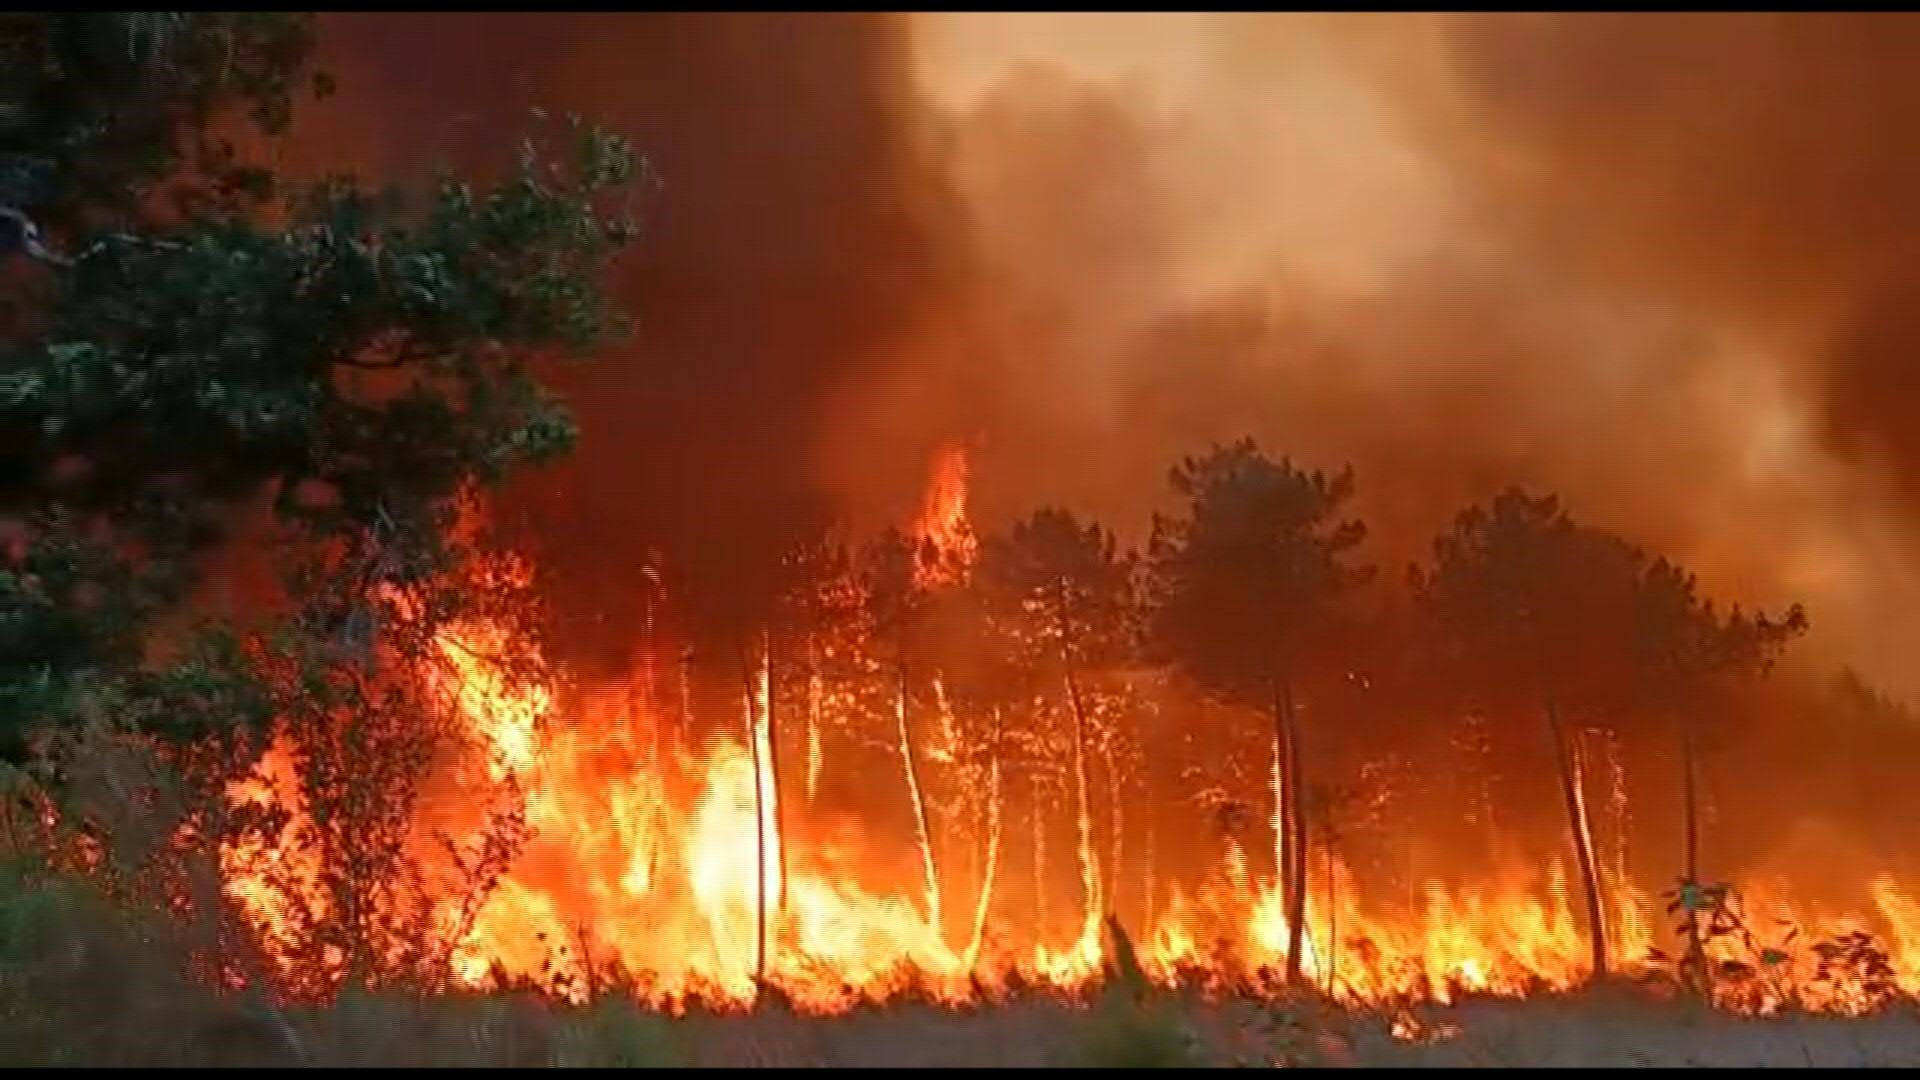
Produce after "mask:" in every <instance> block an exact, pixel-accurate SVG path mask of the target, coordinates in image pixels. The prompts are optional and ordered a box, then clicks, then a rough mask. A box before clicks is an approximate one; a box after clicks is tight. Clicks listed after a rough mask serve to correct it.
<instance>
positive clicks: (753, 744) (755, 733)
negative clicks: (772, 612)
mask: <svg viewBox="0 0 1920 1080" xmlns="http://www.w3.org/2000/svg"><path fill="white" fill-rule="evenodd" d="M746 681H747V685H746V691H747V693H746V706H747V709H746V712H747V746H748V748H749V750H748V752H749V753H750V754H751V755H752V759H753V862H754V875H753V882H754V887H753V981H754V985H755V986H761V985H764V984H765V983H766V981H767V812H766V796H767V789H766V785H765V784H764V783H762V781H761V773H760V770H761V759H760V723H759V716H758V715H757V714H758V710H757V709H755V708H754V701H753V696H754V695H753V676H752V675H751V674H748V675H747V680H746Z"/></svg>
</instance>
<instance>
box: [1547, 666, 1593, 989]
mask: <svg viewBox="0 0 1920 1080" xmlns="http://www.w3.org/2000/svg"><path fill="white" fill-rule="evenodd" d="M1546 716H1547V727H1548V728H1549V729H1550V730H1551V731H1552V733H1553V747H1554V762H1555V764H1556V766H1557V767H1558V770H1559V773H1560V794H1561V797H1562V798H1563V799H1564V800H1565V802H1566V808H1567V825H1568V829H1569V831H1570V832H1571V833H1572V835H1573V854H1574V858H1575V861H1576V862H1578V864H1579V867H1580V889H1581V892H1582V893H1584V894H1585V896H1586V901H1587V923H1588V944H1589V946H1590V948H1591V958H1592V961H1593V977H1594V978H1595V979H1604V978H1606V977H1607V919H1606V913H1605V911H1604V909H1603V908H1602V907H1601V903H1600V873H1599V868H1598V866H1597V865H1596V864H1595V862H1594V856H1593V830H1592V828H1591V826H1590V825H1589V823H1588V820H1587V801H1586V798H1585V795H1584V794H1583V792H1582V790H1581V775H1580V766H1579V761H1578V760H1577V758H1575V756H1574V754H1575V751H1574V749H1573V747H1572V746H1570V745H1569V744H1568V742H1567V735H1566V731H1565V729H1564V728H1563V727H1562V726H1561V723H1560V710H1559V709H1558V708H1557V707H1556V706H1555V705H1554V703H1553V701H1552V700H1551V699H1549V700H1548V701H1547V702H1546Z"/></svg>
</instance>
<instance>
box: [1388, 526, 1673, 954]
mask: <svg viewBox="0 0 1920 1080" xmlns="http://www.w3.org/2000/svg"><path fill="white" fill-rule="evenodd" d="M1639 575H1640V556H1639V553H1638V552H1637V551H1636V550H1635V549H1634V548H1632V547H1631V546H1629V545H1628V544H1626V543H1625V542H1624V541H1621V540H1619V539H1617V538H1615V537H1612V536H1609V535H1607V534H1605V533H1601V532H1597V531H1594V530H1591V529H1587V528H1584V527H1582V526H1580V525H1578V524H1576V523H1575V522H1574V521H1573V519H1572V518H1571V517H1569V516H1568V515H1567V513H1566V511H1565V510H1564V509H1563V508H1562V507H1561V505H1560V502H1559V500H1557V499H1556V498H1554V497H1553V496H1544V497H1540V498H1534V497H1531V496H1528V495H1527V494H1525V493H1524V492H1521V491H1518V490H1513V489H1510V490H1507V491H1504V492H1502V493H1500V494H1499V495H1498V496H1496V497H1495V498H1494V499H1493V501H1492V502H1491V503H1489V504H1487V505H1485V506H1474V507H1469V508H1468V509H1466V510H1464V511H1462V512H1461V513H1460V514H1459V515H1458V516H1457V517H1456V518H1455V519H1454V521H1453V523H1452V525H1451V526H1450V527H1449V528H1448V530H1447V531H1446V532H1444V533H1443V534H1441V536H1440V537H1439V538H1438V539H1437V540H1436V541H1435V542H1434V555H1433V565H1432V567H1431V568H1430V569H1428V570H1425V571H1421V570H1419V569H1417V568H1416V569H1415V571H1414V572H1413V586H1414V591H1415V593H1416V595H1417V597H1418V598H1419V601H1420V603H1421V605H1422V606H1423V608H1424V609H1425V610H1426V611H1427V612H1428V614H1429V615H1431V616H1432V617H1433V618H1434V619H1435V620H1436V624H1437V626H1438V628H1439V629H1440V631H1441V633H1442V635H1443V637H1444V638H1445V640H1447V641H1449V642H1450V643H1451V645H1452V646H1453V655H1454V658H1455V660H1456V661H1457V662H1459V663H1460V664H1461V665H1462V667H1463V668H1464V669H1465V670H1467V671H1468V672H1469V673H1470V674H1471V679H1470V681H1471V684H1472V686H1473V687H1474V688H1475V694H1476V696H1477V697H1478V698H1479V699H1480V700H1481V701H1482V702H1484V703H1486V704H1489V705H1494V706H1499V705H1506V704H1509V703H1512V702H1515V701H1516V699H1518V700H1519V701H1521V702H1531V703H1532V705H1533V707H1536V708H1539V709H1540V710H1541V712H1542V715H1543V716H1544V717H1545V720H1546V724H1547V728H1548V732H1549V734H1550V735H1551V737H1552V740H1553V746H1554V764H1555V767H1556V770H1557V772H1558V776H1559V782H1560V789H1561V797H1562V801H1563V802H1564V804H1565V807H1566V814H1567V825H1568V829H1569V832H1570V834H1571V836H1572V841H1573V848H1574V856H1575V859H1576V861H1577V863H1578V865H1579V869H1580V882H1581V889H1582V894H1583V896H1584V898H1585V901H1586V908H1587V918H1588V925H1589V931H1588V932H1589V945H1590V952H1591V959H1592V963H1593V973H1594V975H1595V976H1596V977H1604V976H1605V975H1606V972H1607V966H1608V950H1607V929H1606V916H1605V913H1604V908H1603V906H1602V903H1601V890H1600V880H1599V868H1598V864H1597V860H1596V856H1595V854H1594V841H1593V831H1592V825H1591V822H1590V820H1589V815H1588V812H1587V804H1586V795H1585V791H1584V784H1583V776H1582V770H1581V767H1580V761H1579V758H1578V756H1577V749H1576V748H1575V747H1574V746H1573V744H1572V743H1571V741H1570V740H1569V738H1568V733H1567V730H1566V726H1565V723H1564V713H1563V709H1566V708H1568V707H1571V708H1572V709H1573V710H1574V711H1575V712H1577V713H1580V714H1583V715H1589V714H1592V713H1593V712H1596V711H1598V710H1601V709H1604V708H1605V707H1606V706H1607V705H1608V704H1609V703H1610V702H1611V701H1612V700H1614V699H1613V697H1612V695H1613V694H1614V690H1615V688H1617V687H1619V686H1621V685H1624V683H1625V680H1626V679H1627V678H1628V677H1629V668H1630V664H1631V659H1630V648H1631V643H1632V640H1633V638H1632V633H1633V618H1634V612H1635V604H1636V600H1637V595H1638V585H1639Z"/></svg>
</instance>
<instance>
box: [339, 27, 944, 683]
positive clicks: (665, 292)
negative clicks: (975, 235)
mask: <svg viewBox="0 0 1920 1080" xmlns="http://www.w3.org/2000/svg"><path fill="white" fill-rule="evenodd" d="M323 28H324V33H323V42H324V44H323V49H324V50H325V52H324V57H323V60H324V62H325V63H327V64H329V65H330V66H332V67H333V68H334V69H335V70H336V72H337V74H338V75H339V82H340V84H341V87H342V94H341V96H340V97H339V98H338V99H336V100H334V101H332V102H329V103H328V104H327V105H326V106H325V107H324V108H323V109H322V110H319V111H320V112H321V117H320V119H319V120H318V121H317V122H315V123H313V124H311V125H307V126H305V127H304V128H303V131H304V134H303V136H302V137H303V139H304V140H305V144H306V147H307V149H308V153H309V156H310V158H311V160H313V161H315V162H316V163H324V164H328V165H337V164H338V163H340V162H361V163H364V167H365V168H367V169H368V170H369V171H370V172H373V173H375V174H377V175H381V176H386V177H396V176H397V177H401V178H409V177H417V176H418V175H419V170H420V169H422V168H424V167H426V166H427V165H428V164H430V158H431V157H433V156H438V157H440V158H442V159H444V160H447V161H450V162H453V163H455V164H459V165H461V166H463V167H465V168H470V169H471V168H476V167H486V166H489V165H497V164H498V163H499V162H500V161H502V160H504V159H505V156H506V154H507V153H509V152H511V151H512V149H513V148H514V146H515V145H517V141H518V138H519V137H520V135H521V134H522V133H523V132H525V131H526V130H527V129H528V127H529V126H530V125H531V124H532V122H533V121H532V118H531V117H530V116H529V112H528V110H530V109H532V108H534V107H536V106H537V107H541V108H544V109H546V110H548V111H549V112H552V113H555V114H557V113H560V112H564V111H571V112H575V113H578V114H581V115H583V116H585V117H587V118H589V119H593V120H596V121H600V122H603V123H606V124H608V125H610V126H612V127H614V128H616V129H617V130H620V131H621V132H622V133H623V134H626V135H628V136H629V137H630V138H632V140H633V141H634V143H635V145H636V147H637V148H638V149H639V150H640V151H641V152H642V153H643V154H644V155H645V156H646V158H647V159H648V161H649V164H650V167H651V169H652V170H653V171H654V172H655V173H657V174H658V176H659V178H660V184H659V186H658V188H657V190H655V191H653V192H652V193H651V194H650V195H649V196H648V198H647V199H646V201H645V202H644V204H643V206H642V211H643V212H642V224H643V228H644V229H645V236H644V238H643V240H642V242H641V243H640V245H639V246H638V249H637V250H636V251H635V252H634V253H633V254H632V256H631V257H629V258H627V259H626V260H625V261H624V262H623V264H622V265H621V266H620V268H619V270H618V274H617V277H616V280H615V281H614V283H613V286H614V288H615V289H616V291H617V292H618V294H619V297H620V299H621V300H622V302H623V304H624V306H625V307H626V308H627V309H628V310H629V311H631V312H633V313H634V314H635V315H636V317H637V319H638V321H639V327H638V332H637V334H636V336H635V337H634V339H633V340H632V342H631V343H630V344H629V345H627V346H626V347H624V348H622V349H620V350H618V351H617V352H616V353H615V354H614V355H611V356H608V357H605V358H603V359H602V360H601V361H600V362H598V363H596V364H594V365H591V366H588V367H585V368H581V369H578V370H571V371H567V372H564V373H561V376H560V381H561V385H562V388H563V389H564V390H565V391H566V392H567V393H568V395H569V397H570V399H571V400H572V402H573V404H574V407H575V410H576V413H577V414H578V416H579V419H580V422H581V428H582V432H583V435H582V442H581V445H580V447H579V451H578V453H577V454H575V455H574V457H573V458H572V459H570V460H569V461H568V462H567V463H566V464H564V465H563V466H560V467H559V468H557V469H556V470H554V471H553V472H551V473H547V474H543V475H540V476H536V477H534V478H532V479H531V480H530V481H529V482H528V483H526V484H525V485H523V486H522V488H521V489H520V490H518V491H517V492H516V493H515V499H514V500H513V502H514V504H515V507H516V508H517V509H518V510H519V511H521V512H522V513H521V516H523V517H524V519H525V520H526V521H527V522H528V523H530V524H531V525H532V526H533V527H534V530H535V533H536V539H537V541H538V543H539V545H540V547H541V549H542V553H543V554H544V555H545V556H546V558H545V559H544V562H545V563H546V565H547V566H548V567H549V568H550V569H552V570H554V571H555V574H556V581H555V588H556V593H555V600H556V603H555V607H556V609H557V610H559V611H560V612H562V613H564V614H565V615H567V616H569V617H571V618H572V619H573V620H574V623H575V626H574V632H573V633H571V634H570V635H569V637H570V640H571V641H572V643H573V644H574V645H575V646H577V647H579V648H581V649H583V650H587V651H590V652H592V653H596V654H600V658H601V659H604V660H606V661H608V662H609V663H616V664H617V663H620V662H624V661H625V660H626V658H627V657H626V653H625V651H624V650H626V649H628V648H630V647H631V646H632V643H633V641H634V640H635V638H636V637H637V635H636V634H635V633H634V632H633V628H634V626H635V625H636V622H635V620H637V618H638V617H639V615H638V611H639V609H640V607H641V604H640V601H639V598H640V596H641V592H642V589H643V587H644V586H643V578H642V568H643V564H644V562H645V560H646V558H647V556H648V552H649V549H651V548H655V547H659V548H663V549H665V550H667V551H669V552H671V553H673V554H674V555H676V556H681V557H683V558H684V557H690V556H691V555H694V554H697V555H698V556H699V557H700V560H701V562H702V570H703V572H704V573H707V574H710V575H712V576H713V577H714V578H716V579H718V580H719V581H722V582H727V583H732V584H739V583H740V582H742V581H745V580H748V579H751V578H753V577H754V576H755V575H756V574H757V573H760V572H762V571H764V569H765V564H766V563H767V561H768V560H769V559H770V558H771V557H773V556H774V555H775V554H776V553H777V549H778V548H779V547H780V546H781V544H782V543H783V540H784V539H785V537H787V536H788V535H790V533H791V531H792V530H793V529H795V528H798V527H801V526H802V525H803V524H804V523H805V522H807V521H809V520H812V519H814V518H817V517H819V516H821V515H823V514H826V513H829V512H831V511H833V510H834V509H835V507H834V505H833V504H832V501H831V498H830V494H829V492H828V490H827V489H826V487H824V486H823V483H822V479H821V477H822V475H823V470H822V468H821V465H820V463H819V461H818V460H817V455H816V454H815V448H816V447H818V446H820V445H822V444H823V440H824V432H823V425H824V424H825V423H827V420H828V417H829V415H830V413H831V411H832V406H831V402H832V401H833V399H834V396H835V395H836V394H837V393H839V392H841V390H842V389H843V388H844V387H847V386H850V385H856V384H863V383H866V382H869V381H871V380H872V379H873V378H874V377H875V374H874V373H875V372H877V371H881V370H885V369H888V368H891V367H895V366H898V364H899V363H900V362H901V361H900V359H899V358H900V357H901V356H903V355H905V350H906V348H907V346H908V344H909V342H910V341H911V340H912V339H913V338H915V337H916V336H918V335H917V333H916V331H915V328H916V327H918V326H919V325H920V324H922V323H923V322H924V321H925V320H926V319H927V318H929V317H930V315H931V314H932V313H935V312H939V311H942V310H946V309H948V308H950V307H951V306H952V305H951V304H950V303H949V301H948V300H947V297H949V295H951V294H953V293H954V292H955V291H956V290H957V289H958V288H959V287H960V286H959V282H960V278H961V275H960V273H959V271H958V270H957V268H956V267H955V266H954V265H953V262H952V260H953V257H954V256H955V254H957V253H958V252H960V250H961V249H959V248H957V247H955V246H953V245H952V244H951V243H950V237H951V236H952V235H954V233H955V232H956V231H957V227H956V226H953V225H951V224H949V219H950V218H951V217H952V216H953V215H954V214H955V213H956V211H955V209H954V208H953V207H952V206H951V205H950V203H949V201H948V200H947V199H946V196H945V190H944V183H943V179H942V177H941V176H940V175H939V173H938V172H937V171H936V170H934V169H933V168H931V167H930V166H929V165H928V163H927V162H926V161H925V160H923V158H924V151H923V149H922V148H921V146H920V136H919V135H918V134H917V133H916V130H915V129H916V123H917V113H916V111H915V110H914V107H913V105H914V102H913V88H912V84H911V72H910V70H909V68H908V66H907V51H906V46H907V42H906V39H905V37H904V27H903V26H902V25H901V24H899V23H898V22H897V21H896V20H891V19H888V18H885V17H880V16H871V15H863V14H856V15H845V16H817V15H809V16H803V15H797V14H793V15H757V16H730V15H711V16H708V15H702V16H679V15H619V16H608V15H571V14H570V15H538V16H536V15H525V14H516V15H497V16H496V15H464V16H460V17H458V18H454V17H448V16H439V15H386V14H381V15H370V16H328V17H327V18H326V19H325V20H324V21H323ZM914 438H915V433H912V432H907V433H896V434H895V435H894V440H893V445H891V446H890V447H889V448H888V449H889V450H900V449H902V448H903V447H904V449H905V450H906V451H907V452H906V453H905V454H904V455H874V456H871V457H869V459H868V460H867V461H866V463H865V469H866V472H867V481H868V484H869V488H868V490H871V491H884V492H889V493H891V495H892V498H893V501H894V502H895V503H897V504H898V505H900V506H903V507H904V506H908V505H911V503H912V500H913V499H914V498H915V496H916V494H917V486H918V484H919V482H920V479H921V475H920V469H921V463H922V461H923V460H924V458H925V457H926V455H927V454H929V453H930V452H931V450H932V441H931V440H933V439H934V438H935V436H934V435H932V434H929V435H927V436H926V438H927V440H929V441H927V442H926V444H925V445H915V444H914V442H913V440H914Z"/></svg>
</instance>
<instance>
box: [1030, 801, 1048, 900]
mask: <svg viewBox="0 0 1920 1080" xmlns="http://www.w3.org/2000/svg"><path fill="white" fill-rule="evenodd" d="M1028 784H1029V786H1030V787H1031V789H1032V796H1033V798H1032V802H1033V811H1032V819H1033V910H1034V913H1035V917H1036V918H1035V921H1036V923H1037V924H1038V926H1039V928H1040V933H1041V934H1045V933H1046V931H1047V818H1046V803H1045V801H1044V800H1043V799H1042V798H1041V794H1040V773H1039V772H1038V771H1035V772H1033V773H1031V774H1029V779H1028Z"/></svg>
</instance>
